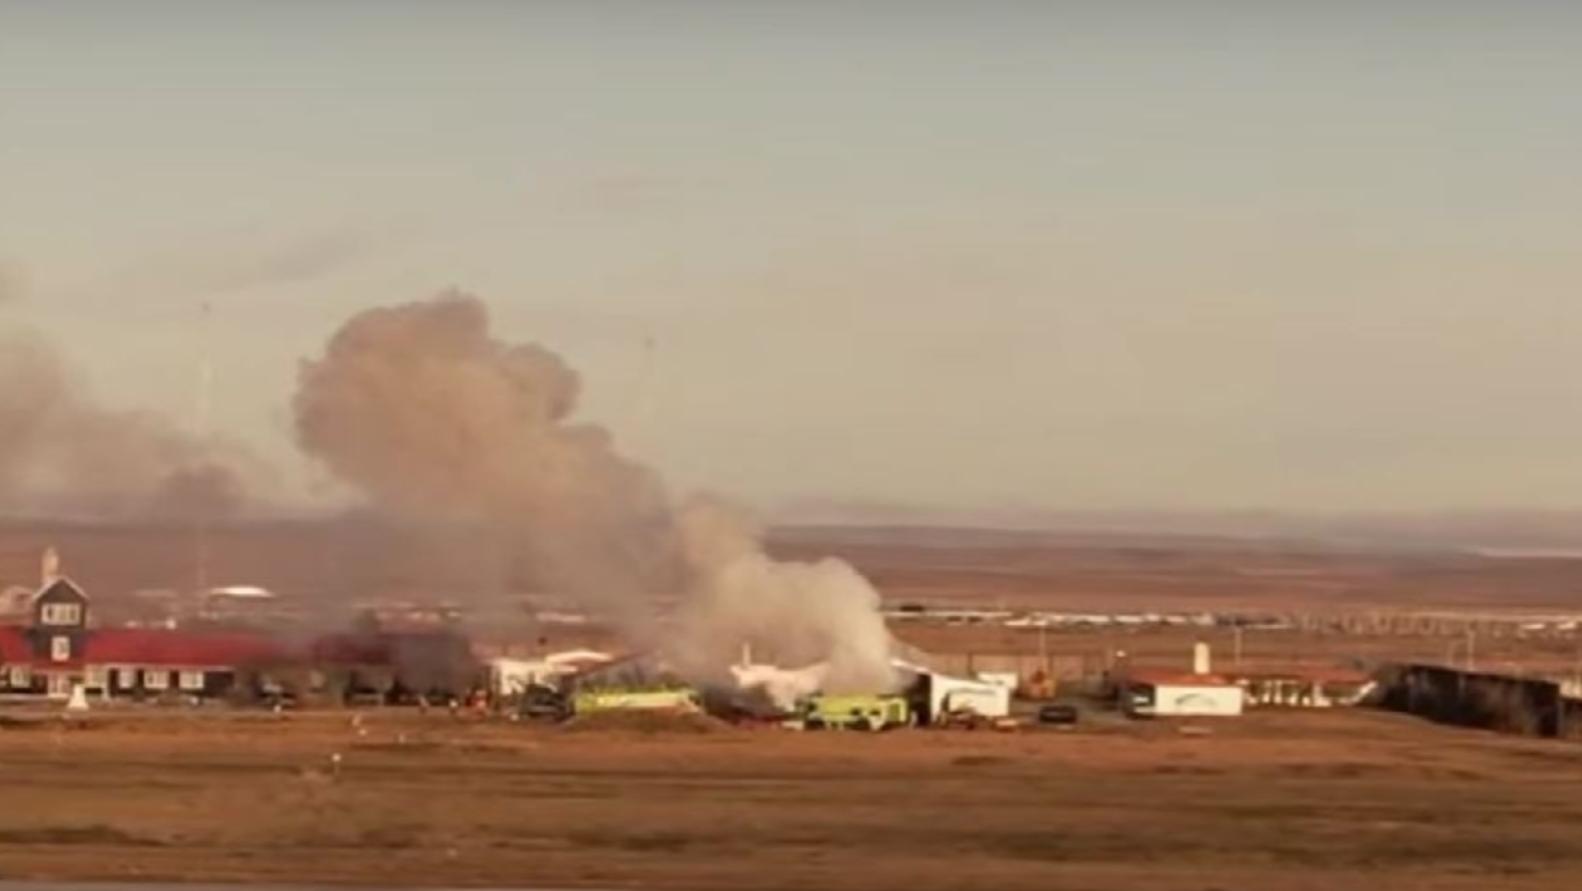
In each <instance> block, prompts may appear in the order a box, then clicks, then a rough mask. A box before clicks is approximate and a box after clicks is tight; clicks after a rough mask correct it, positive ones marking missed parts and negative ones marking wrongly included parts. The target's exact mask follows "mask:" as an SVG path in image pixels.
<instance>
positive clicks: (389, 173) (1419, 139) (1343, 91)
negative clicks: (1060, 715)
mask: <svg viewBox="0 0 1582 891" xmlns="http://www.w3.org/2000/svg"><path fill="white" fill-rule="evenodd" d="M1298 6H1299V4H1278V3H1235V4H1231V3H1188V2H1170V3H1160V4H1124V3H1114V4H1094V3H1081V4H1078V3H1072V4H1061V3H1055V2H1044V3H1026V4H1013V3H1000V4H994V3H966V2H960V3H938V4H934V3H920V2H919V3H884V4H881V3H868V4H863V3H778V4H769V3H754V2H718V3H678V2H635V3H630V4H617V3H597V2H575V3H571V2H568V3H564V4H548V3H543V4H535V3H528V2H518V3H481V2H478V3H460V2H457V3H438V2H433V3H397V2H379V3H374V2H366V3H355V2H316V3H309V2H299V3H288V2H273V3H229V4H222V3H193V4H175V3H156V2H144V3H136V4H132V3H105V4H102V5H97V4H87V3H24V2H8V0H0V289H3V291H4V292H5V293H8V294H13V295H16V297H17V298H18V299H13V300H11V301H9V302H8V305H7V306H6V307H5V308H4V309H3V310H0V311H3V312H4V313H5V314H6V315H7V316H8V317H10V318H12V319H15V320H22V321H24V322H26V323H27V324H30V325H33V326H34V327H36V328H37V329H39V330H42V331H45V332H47V333H48V334H49V335H50V336H52V337H53V338H55V339H56V340H58V341H59V342H61V343H62V344H63V346H64V347H65V348H66V349H67V350H68V351H69V352H70V353H71V355H72V356H73V358H74V360H75V361H76V362H77V363H78V365H79V366H80V367H81V369H82V372H83V374H84V375H85V376H86V377H87V378H88V379H89V380H90V381H91V383H92V386H93V387H94V388H95V390H96V391H98V392H99V393H100V394H101V396H102V397H103V398H104V399H105V400H106V401H109V402H113V403H116V404H120V405H137V406H145V407H154V408H163V409H166V410H169V411H172V412H174V413H176V414H178V415H181V416H190V415H191V414H192V413H193V406H194V404H195V401H196V397H195V393H196V389H197V386H196V383H195V374H194V371H195V369H196V367H197V365H198V361H199V356H200V354H201V352H202V348H201V346H200V344H201V342H202V341H203V334H202V332H203V330H204V326H203V324H202V321H201V311H200V307H201V306H202V305H203V304H204V303H205V302H209V303H211V304H212V306H213V308H214V310H213V313H214V314H213V320H212V335H211V339H212V342H213V345H214V352H215V355H216V368H217V377H216V384H215V403H216V406H215V415H214V421H215V423H216V425H217V426H219V427H221V428H222V429H224V430H226V431H228V432H231V433H233V434H236V435H240V436H245V437H246V438H248V439H250V440H252V441H254V442H255V443H257V444H258V446H259V448H261V449H263V450H264V451H266V452H267V453H269V454H270V455H272V456H274V457H275V458H276V459H277V460H279V461H280V462H282V463H283V464H289V463H291V462H292V461H294V460H295V459H294V458H292V457H291V456H292V454H293V453H292V448H291V445H290V433H289V416H288V413H287V400H288V398H289V393H290V389H291V386H292V382H293V378H294V375H295V367H296V364H295V363H296V362H297V360H298V359H299V358H300V357H302V356H305V355H307V354H309V353H311V352H314V351H315V350H317V349H318V348H319V346H320V345H321V344H322V343H323V340H324V338H325V336H326V335H327V334H328V333H329V331H330V330H331V329H332V328H333V326H334V325H336V324H337V323H338V322H339V320H341V319H342V318H344V317H345V316H346V315H347V314H348V313H350V312H352V311H354V310H356V309H358V308H360V307H363V306H367V305H371V304H374V303H384V302H393V301H403V300H410V299H415V298H419V297H423V296H426V295H428V294H430V293H432V292H434V291H436V290H438V289H441V288H444V287H447V286H457V287H460V288H462V289H464V290H468V291H471V292H474V293H477V294H479V295H481V296H483V297H485V298H486V299H487V300H489V301H490V302H491V303H492V305H493V306H494V307H495V310H496V317H497V325H498V327H499V328H500V330H501V333H502V334H503V335H506V336H509V337H512V338H531V339H536V340H539V341H541V342H543V343H545V344H547V345H549V346H551V347H552V348H554V349H556V350H558V351H560V352H562V353H563V354H564V355H565V356H566V357H567V358H568V359H569V360H570V361H571V362H573V363H574V364H575V365H576V366H578V367H579V368H580V369H582V371H583V372H584V373H585V375H586V378H587V383H588V388H589V398H588V401H587V409H586V414H587V415H588V416H590V417H591V418H594V419H597V420H600V421H603V422H605V423H607V424H609V425H610V426H611V427H612V428H613V429H614V430H615V432H616V434H617V436H618V437H619V438H620V439H621V441H623V442H624V443H625V444H626V450H627V451H628V452H631V453H633V454H634V455H637V456H640V457H643V458H645V459H647V460H650V461H652V462H654V463H655V464H657V465H658V466H660V467H661V468H662V469H663V470H665V471H666V472H667V473H668V474H669V475H670V476H671V477H672V479H673V480H674V481H675V482H676V483H677V485H678V487H684V486H693V485H702V486H708V487H711V488H715V489H720V490H724V491H727V492H733V493H736V494H738V495H741V496H744V497H747V498H750V499H752V500H754V501H756V502H758V503H760V504H766V505H772V504H776V503H781V502H784V501H786V500H788V499H794V498H802V497H807V498H832V499H840V500H857V501H882V502H892V501H893V502H908V503H923V504H931V505H940V506H948V507H957V508H961V507H968V508H970V507H989V506H994V507H999V506H1007V505H1011V506H1023V507H1032V508H1053V509H1089V508H1140V507H1166V508H1197V507H1211V508H1219V507H1235V508H1239V507H1270V508H1280V509H1303V508H1318V509H1333V508H1441V507H1490V506H1501V507H1521V506H1582V351H1579V346H1582V14H1578V13H1577V12H1574V11H1572V9H1571V8H1569V7H1572V6H1573V4H1563V3H1553V4H1540V3H1501V4H1494V3H1479V4H1470V3H1469V4H1457V3H1444V2H1442V3H1432V4H1430V3H1418V2H1398V3H1324V4H1320V3H1309V4H1300V6H1301V7H1302V8H1301V9H1297V7H1298ZM1099 7H1103V9H1102V10H1100V9H1099ZM0 435H3V431H0Z"/></svg>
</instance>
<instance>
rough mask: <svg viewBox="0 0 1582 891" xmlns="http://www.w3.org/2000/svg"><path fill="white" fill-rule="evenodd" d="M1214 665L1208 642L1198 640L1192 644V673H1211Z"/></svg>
mask: <svg viewBox="0 0 1582 891" xmlns="http://www.w3.org/2000/svg"><path fill="white" fill-rule="evenodd" d="M1213 670H1214V669H1213V666H1212V663H1211V662H1210V660H1209V651H1208V644H1206V643H1204V642H1203V641H1201V640H1200V641H1198V642H1197V643H1195V644H1193V645H1192V673H1193V674H1209V673H1210V672H1212V671H1213Z"/></svg>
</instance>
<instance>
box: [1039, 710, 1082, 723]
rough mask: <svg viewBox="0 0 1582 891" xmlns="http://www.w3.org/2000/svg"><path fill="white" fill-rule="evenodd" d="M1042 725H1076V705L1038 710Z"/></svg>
mask: <svg viewBox="0 0 1582 891" xmlns="http://www.w3.org/2000/svg"><path fill="white" fill-rule="evenodd" d="M1038 723H1040V724H1075V723H1077V707H1076V706H1074V705H1046V706H1044V707H1043V708H1041V709H1039V710H1038Z"/></svg>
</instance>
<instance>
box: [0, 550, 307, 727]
mask: <svg viewBox="0 0 1582 891" xmlns="http://www.w3.org/2000/svg"><path fill="white" fill-rule="evenodd" d="M55 568H56V567H55V564H54V562H53V561H52V560H51V559H46V563H45V577H44V582H43V584H42V585H41V586H40V587H39V589H38V590H37V591H36V592H34V594H33V596H32V598H31V603H29V605H28V610H27V613H26V614H25V616H18V618H19V619H21V620H22V621H21V623H20V624H14V625H8V626H0V693H9V694H42V695H47V696H50V697H52V698H59V699H64V698H66V697H68V696H70V695H71V691H72V689H73V688H74V687H76V686H77V685H81V686H82V687H84V688H85V689H86V690H87V691H88V692H89V693H94V694H98V695H101V696H104V697H112V696H142V695H158V694H162V693H165V692H167V691H180V692H182V693H185V694H188V695H193V696H218V695H222V694H224V693H226V692H228V691H230V690H231V688H232V687H233V686H234V685H235V684H236V682H237V677H238V674H239V673H240V672H241V671H243V670H245V669H247V668H248V667H251V666H256V665H263V664H267V663H271V662H276V661H279V660H281V659H282V658H284V656H285V654H284V652H283V650H282V648H281V647H280V646H279V645H278V644H277V642H276V641H275V640H274V639H272V638H270V637H268V636H265V635H260V634H248V633H243V632H192V631H178V630H156V629H142V628H95V627H93V626H92V624H91V623H90V622H89V608H90V603H89V600H88V595H87V594H86V593H84V592H83V590H82V589H81V588H80V587H78V586H77V585H76V584H75V583H74V582H72V581H71V580H70V579H68V578H66V577H65V576H61V575H58V574H56V573H55Z"/></svg>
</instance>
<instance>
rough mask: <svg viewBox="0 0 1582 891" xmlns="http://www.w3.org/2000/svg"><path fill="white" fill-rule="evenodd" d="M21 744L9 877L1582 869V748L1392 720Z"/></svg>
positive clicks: (152, 726)
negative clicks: (1581, 795) (1580, 786)
mask: <svg viewBox="0 0 1582 891" xmlns="http://www.w3.org/2000/svg"><path fill="white" fill-rule="evenodd" d="M359 724H360V726H357V725H359ZM1188 731H1203V732H1201V733H1198V732H1188ZM0 749H3V751H4V752H5V761H4V768H3V776H4V789H5V795H4V801H5V807H4V809H3V811H0V877H3V878H11V879H23V878H29V879H32V878H49V879H95V880H97V879H116V880H128V879H144V880H194V881H196V880H212V881H248V882H253V881H257V882H337V883H338V882H347V883H359V884H383V885H497V886H519V887H520V886H540V887H620V888H628V887H652V888H678V889H680V888H687V889H708V888H810V887H816V888H835V889H875V888H899V887H908V888H918V889H927V888H938V889H962V888H985V889H1001V891H1011V889H1079V888H1080V889H1095V888H1115V889H1139V891H1141V889H1193V891H1205V889H1216V888H1218V889H1231V888H1272V887H1279V888H1288V889H1334V888H1361V887H1374V888H1386V887H1387V888H1403V889H1404V888H1420V889H1427V888H1435V889H1440V888H1443V889H1468V891H1470V889H1493V888H1510V889H1526V888H1532V889H1538V888H1545V889H1550V888H1563V887H1576V886H1577V884H1578V883H1579V882H1582V833H1579V832H1578V830H1579V828H1582V800H1579V799H1578V798H1577V797H1576V796H1575V795H1574V794H1573V790H1574V789H1575V788H1576V784H1577V783H1578V782H1579V781H1582V759H1579V758H1578V757H1577V750H1576V749H1575V748H1574V747H1573V746H1571V745H1567V744H1564V743H1554V742H1540V741H1532V740H1522V739H1514V738H1504V737H1496V736H1493V735H1490V734H1485V733H1480V732H1472V731H1457V730H1449V729H1445V728H1440V727H1434V726H1431V725H1427V724H1423V723H1420V722H1418V721H1416V720H1413V719H1409V718H1404V717H1399V716H1394V715H1386V714H1380V713H1373V712H1330V713H1321V714H1320V713H1306V714H1301V713H1272V712H1267V713H1261V714H1257V715H1254V716H1250V717H1248V718H1247V719H1245V720H1242V721H1233V722H1227V723H1213V722H1201V723H1199V724H1198V725H1196V726H1195V727H1183V726H1181V725H1177V724H1171V723H1165V722H1150V723H1136V724H1121V723H1116V722H1096V723H1093V724H1090V725H1089V726H1087V727H1085V728H1084V729H1081V730H1078V731H1075V732H1054V731H1037V730H1025V731H1023V732H1020V733H1014V734H986V733H969V732H948V731H901V732H893V733H888V734H882V735H866V734H840V733H826V734H813V733H808V734H797V733H793V732H789V731H779V730H768V729H754V730H748V729H739V728H732V727H725V726H719V727H714V726H708V725H705V726H703V727H696V726H692V725H687V726H683V727H670V726H669V725H664V724H661V725H659V726H654V727H646V728H644V727H639V728H627V729H619V728H617V729H609V728H604V729H586V728H584V729H578V728H576V727H544V726H526V725H519V724H512V723H507V722H488V723H485V722H461V721H457V720H455V719H452V718H450V717H448V716H445V717H438V716H430V717H428V718H420V717H419V716H417V715H415V714H411V713H408V712H402V711H396V710H389V711H382V712H379V711H376V712H368V713H365V714H364V716H363V717H362V718H361V719H359V720H358V721H356V722H354V721H353V719H352V716H351V715H350V714H349V713H317V714H291V715H288V716H287V717H286V718H284V719H279V718H275V717H273V716H267V715H256V714H242V713H223V712H218V713H212V714H204V715H201V716H200V715H197V714H190V715H186V714H181V713H168V712H167V713H130V712H125V713H122V712H96V713H94V714H93V715H91V716H90V717H89V719H88V720H87V721H86V722H85V723H83V724H81V725H75V724H73V725H68V724H64V723H62V722H61V721H60V720H59V719H58V718H44V719H42V720H36V719H35V718H24V719H13V720H11V721H8V722H7V725H6V727H5V729H3V730H0ZM334 753H340V755H341V760H340V765H339V768H338V769H337V768H336V767H335V766H334V764H333V761H332V756H333V754H334Z"/></svg>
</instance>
